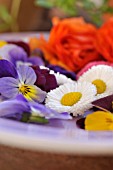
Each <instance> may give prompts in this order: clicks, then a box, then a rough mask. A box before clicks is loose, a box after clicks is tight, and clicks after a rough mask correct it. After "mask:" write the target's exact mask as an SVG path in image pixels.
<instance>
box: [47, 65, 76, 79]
mask: <svg viewBox="0 0 113 170" xmlns="http://www.w3.org/2000/svg"><path fill="white" fill-rule="evenodd" d="M47 67H48V68H49V69H50V70H53V71H54V72H55V73H57V72H59V73H60V74H64V75H65V76H66V77H68V78H71V79H72V80H76V74H75V73H74V72H72V71H67V70H65V69H64V68H62V67H60V66H56V65H51V64H47Z"/></svg>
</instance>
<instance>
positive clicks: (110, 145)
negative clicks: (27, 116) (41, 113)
mask: <svg viewBox="0 0 113 170" xmlns="http://www.w3.org/2000/svg"><path fill="white" fill-rule="evenodd" d="M0 143H1V144H5V145H9V146H13V147H14V146H16V147H19V148H25V149H32V150H39V151H50V152H57V153H69V154H93V155H94V154H95V155H101V154H107V155H111V154H113V132H111V131H106V132H105V131H104V132H88V131H85V130H82V129H79V128H77V127H76V123H75V120H70V121H60V120H57V121H55V123H54V121H53V122H52V123H50V124H48V125H35V124H26V123H21V122H16V121H13V120H8V119H2V118H1V119H0Z"/></svg>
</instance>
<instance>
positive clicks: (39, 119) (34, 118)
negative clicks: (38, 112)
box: [29, 116, 48, 124]
mask: <svg viewBox="0 0 113 170" xmlns="http://www.w3.org/2000/svg"><path fill="white" fill-rule="evenodd" d="M29 122H32V123H41V124H46V123H48V120H47V119H45V118H44V117H40V116H31V117H30V119H29Z"/></svg>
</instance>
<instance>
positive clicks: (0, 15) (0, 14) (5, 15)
mask: <svg viewBox="0 0 113 170" xmlns="http://www.w3.org/2000/svg"><path fill="white" fill-rule="evenodd" d="M0 19H1V20H3V21H4V22H5V23H8V24H9V23H11V22H12V20H13V19H12V16H11V15H10V14H9V11H8V9H7V8H6V6H5V5H0Z"/></svg>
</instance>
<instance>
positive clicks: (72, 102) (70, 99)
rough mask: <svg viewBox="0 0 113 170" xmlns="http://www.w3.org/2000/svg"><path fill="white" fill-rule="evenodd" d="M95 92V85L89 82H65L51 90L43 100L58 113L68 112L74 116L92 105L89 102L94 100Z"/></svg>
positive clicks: (82, 112)
mask: <svg viewBox="0 0 113 170" xmlns="http://www.w3.org/2000/svg"><path fill="white" fill-rule="evenodd" d="M96 93H97V91H96V87H95V86H94V85H92V84H91V83H88V82H82V83H81V82H74V83H66V84H64V85H61V86H59V87H58V88H56V89H54V90H51V91H50V92H49V93H48V94H47V98H46V101H45V102H46V106H47V107H49V108H51V109H54V110H56V111H57V112H59V113H61V112H68V113H73V115H74V116H76V115H78V114H84V112H85V111H86V110H88V109H90V108H91V107H92V105H91V102H92V101H94V100H95V95H96Z"/></svg>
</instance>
